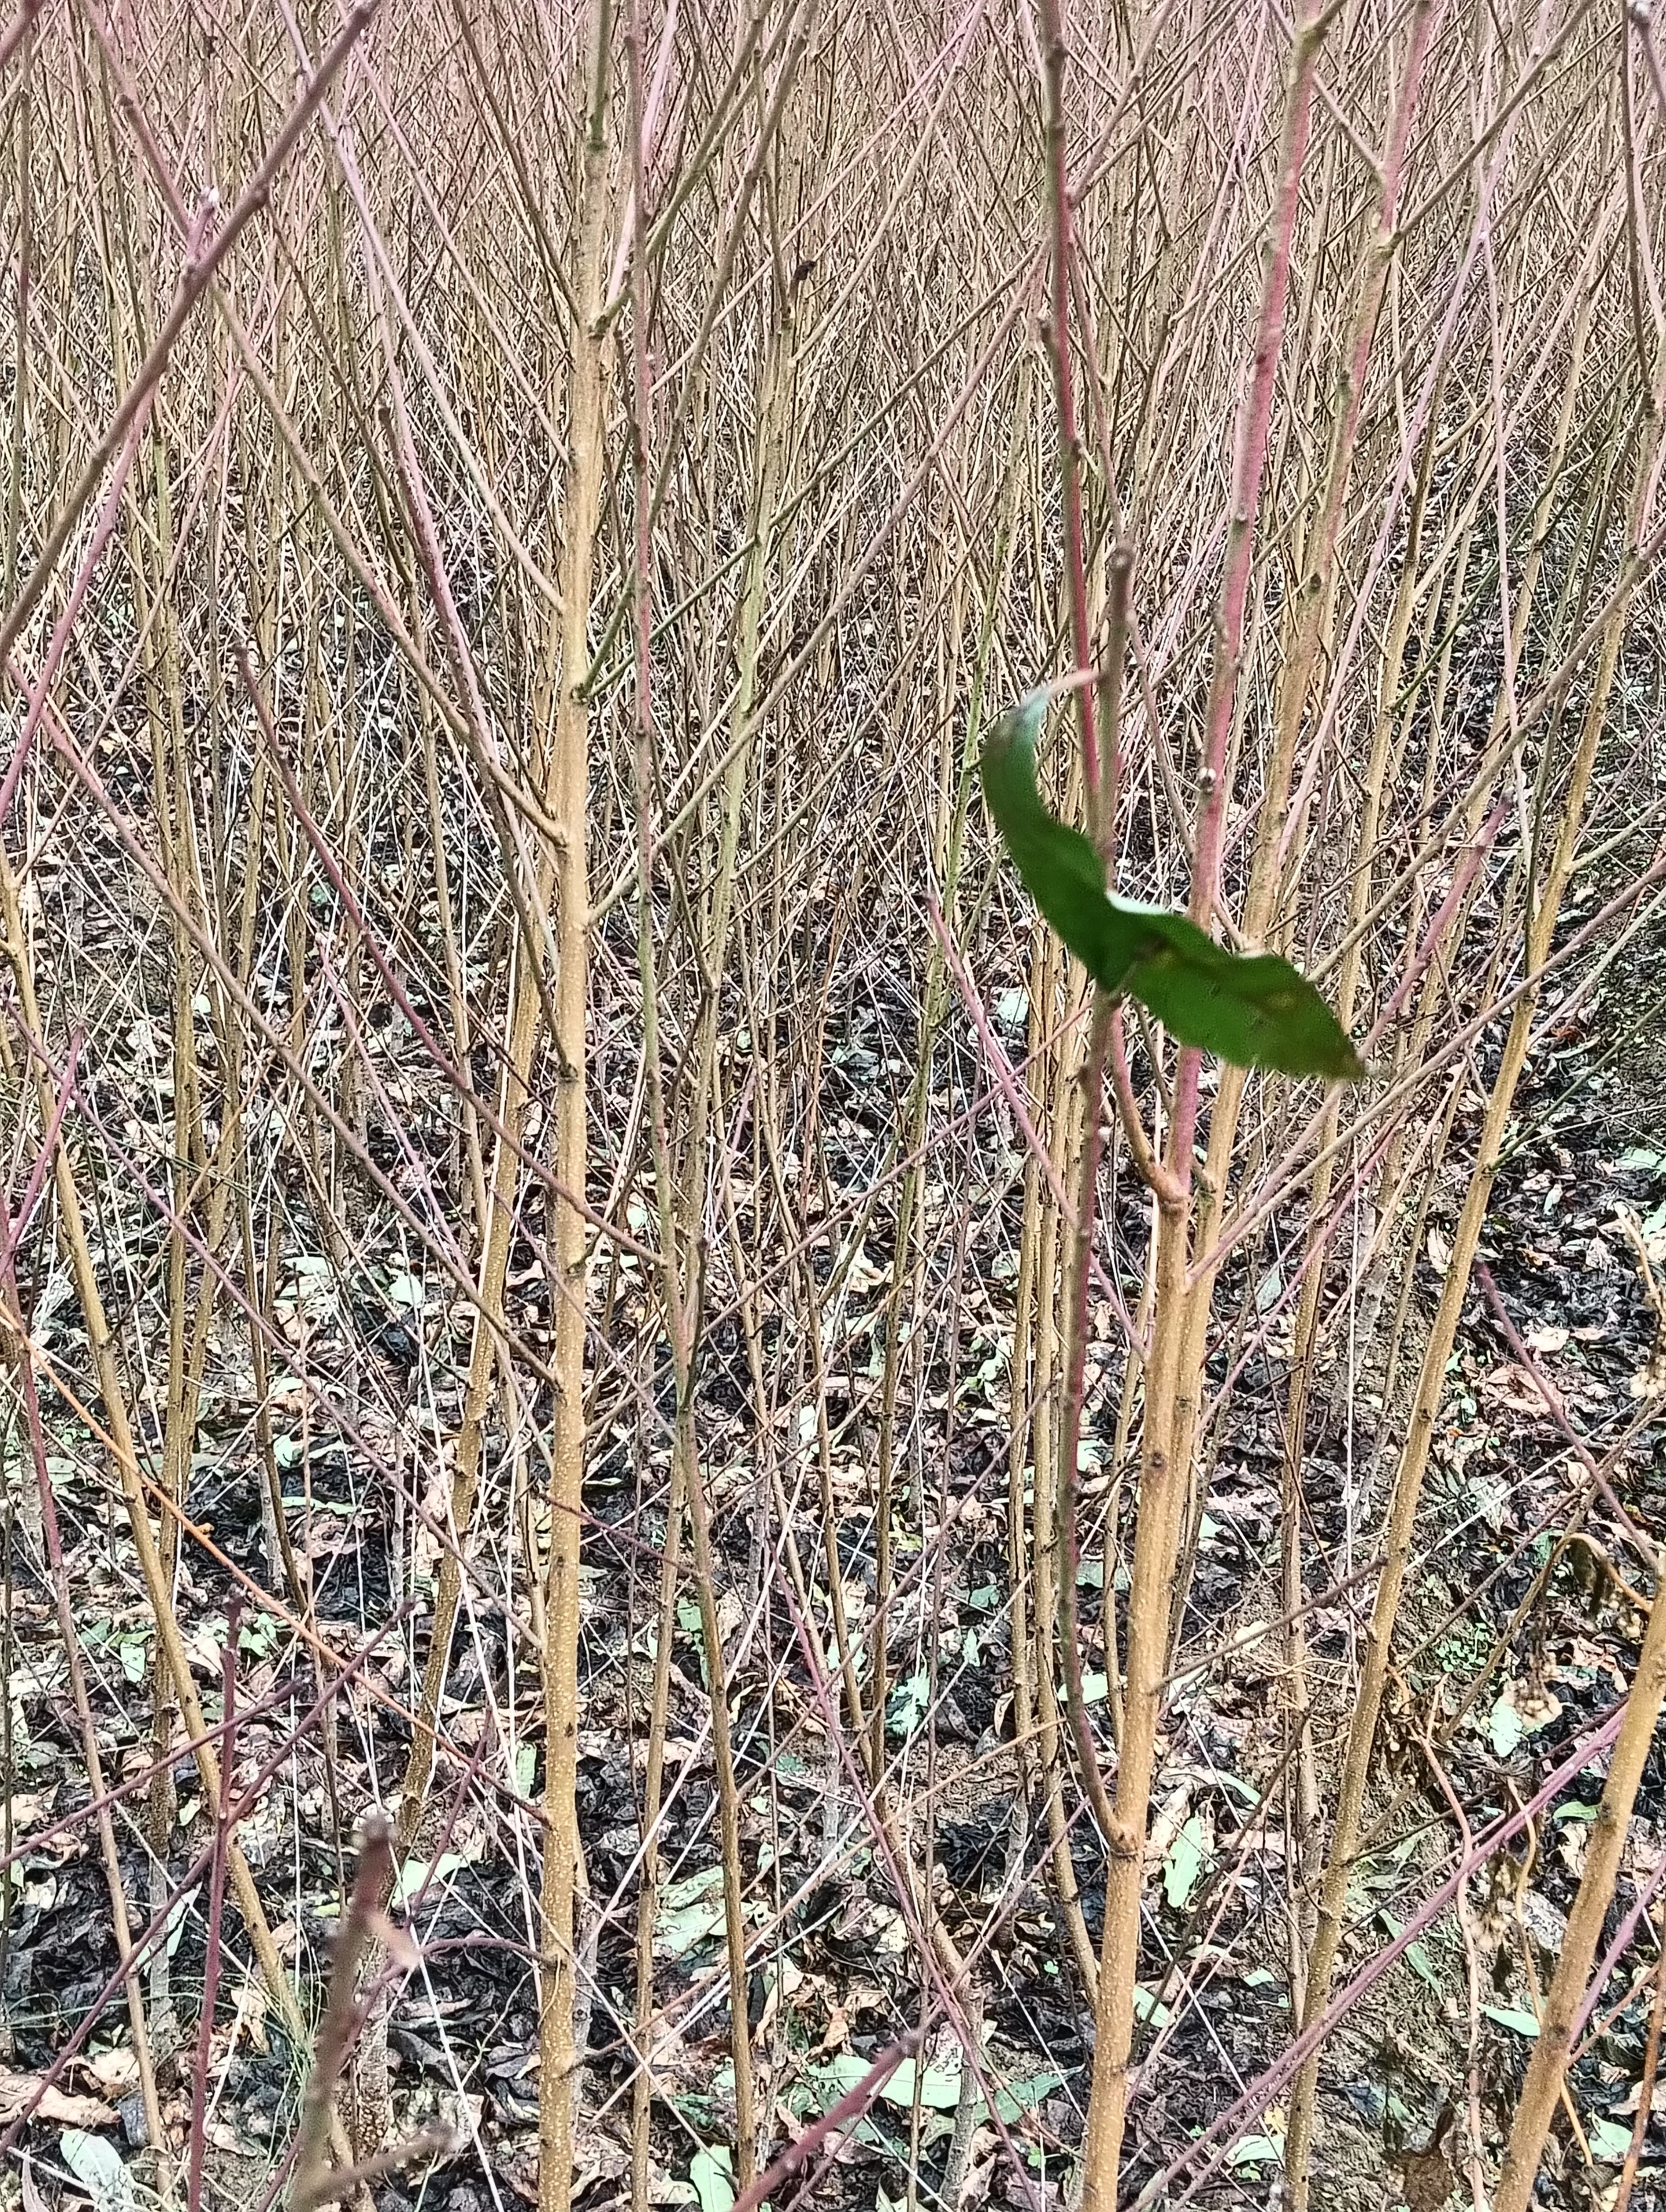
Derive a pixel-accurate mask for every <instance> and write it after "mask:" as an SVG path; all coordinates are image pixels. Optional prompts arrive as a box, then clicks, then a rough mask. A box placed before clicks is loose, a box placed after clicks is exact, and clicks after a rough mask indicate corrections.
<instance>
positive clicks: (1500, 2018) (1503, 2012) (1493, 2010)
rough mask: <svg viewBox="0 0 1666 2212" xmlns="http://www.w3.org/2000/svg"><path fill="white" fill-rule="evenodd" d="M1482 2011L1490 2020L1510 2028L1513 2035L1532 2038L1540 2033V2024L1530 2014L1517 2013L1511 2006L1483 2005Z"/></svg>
mask: <svg viewBox="0 0 1666 2212" xmlns="http://www.w3.org/2000/svg"><path fill="white" fill-rule="evenodd" d="M1481 2010H1482V2011H1483V2012H1484V2013H1485V2014H1486V2015H1487V2018H1488V2020H1495V2021H1497V2022H1498V2023H1499V2027H1507V2028H1509V2029H1510V2030H1511V2033H1512V2034H1516V2035H1525V2036H1527V2037H1529V2038H1531V2037H1533V2036H1535V2035H1537V2033H1539V2023H1538V2021H1536V2020H1535V2018H1534V2017H1533V2015H1532V2014H1531V2013H1530V2012H1517V2010H1516V2009H1515V2008H1514V2007H1513V2006H1510V2005H1483V2006H1482V2007H1481Z"/></svg>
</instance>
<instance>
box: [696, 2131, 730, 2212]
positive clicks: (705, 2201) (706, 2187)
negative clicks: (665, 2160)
mask: <svg viewBox="0 0 1666 2212" xmlns="http://www.w3.org/2000/svg"><path fill="white" fill-rule="evenodd" d="M689 2179H690V2181H691V2182H692V2183H693V2185H694V2193H695V2195H696V2197H698V2198H699V2200H700V2212H729V2208H730V2206H731V2205H732V2204H733V2203H734V2182H733V2179H732V2178H731V2175H730V2171H729V2154H728V2152H727V2150H725V2149H724V2148H721V2146H719V2147H717V2148H714V2149H711V2150H697V2151H696V2153H695V2154H694V2157H693V2160H691V2162H690V2166H689Z"/></svg>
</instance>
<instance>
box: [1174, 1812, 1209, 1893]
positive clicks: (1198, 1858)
mask: <svg viewBox="0 0 1666 2212" xmlns="http://www.w3.org/2000/svg"><path fill="white" fill-rule="evenodd" d="M1207 1850H1208V1840H1207V1834H1206V1832H1205V1830H1204V1826H1203V1823H1202V1821H1201V1820H1200V1819H1199V1818H1198V1816H1197V1814H1195V1813H1194V1814H1192V1816H1191V1818H1190V1819H1189V1820H1188V1821H1187V1823H1186V1825H1185V1826H1184V1827H1183V1828H1182V1830H1181V1831H1180V1833H1179V1834H1178V1835H1177V1837H1176V1838H1175V1839H1174V1841H1173V1842H1172V1843H1171V1844H1170V1845H1169V1851H1168V1857H1166V1858H1165V1859H1164V1862H1163V1894H1164V1897H1166V1898H1167V1899H1168V1900H1169V1904H1170V1907H1171V1909H1172V1910H1173V1911H1176V1912H1183V1911H1185V1909H1186V1905H1187V1903H1188V1901H1189V1899H1190V1897H1191V1893H1192V1892H1193V1891H1194V1890H1195V1888H1196V1887H1197V1884H1198V1878H1199V1876H1200V1875H1201V1874H1202V1872H1203V1862H1204V1860H1205V1858H1206V1857H1207Z"/></svg>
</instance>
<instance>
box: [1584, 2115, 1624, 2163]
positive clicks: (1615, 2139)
mask: <svg viewBox="0 0 1666 2212" xmlns="http://www.w3.org/2000/svg"><path fill="white" fill-rule="evenodd" d="M1585 2139H1586V2141H1587V2142H1589V2143H1590V2154H1591V2156H1592V2157H1593V2158H1600V2159H1601V2160H1602V2163H1603V2165H1604V2166H1619V2165H1620V2164H1621V2162H1622V2161H1623V2160H1624V2159H1625V2155H1626V2152H1627V2151H1628V2150H1629V2149H1630V2148H1631V2147H1632V2131H1631V2130H1630V2129H1629V2128H1622V2127H1620V2126H1619V2125H1617V2124H1616V2123H1615V2122H1614V2121H1613V2120H1588V2121H1587V2122H1586V2123H1585Z"/></svg>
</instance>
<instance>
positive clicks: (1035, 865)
mask: <svg viewBox="0 0 1666 2212" xmlns="http://www.w3.org/2000/svg"><path fill="white" fill-rule="evenodd" d="M1047 703H1048V694H1047V692H1046V691H1045V690H1037V691H1031V693H1029V694H1028V696H1026V697H1025V698H1023V699H1021V700H1019V702H1018V705H1017V706H1016V707H1014V708H1011V709H1010V710H1009V712H1007V713H1006V714H1003V715H1002V716H1001V717H1000V720H999V721H997V722H996V723H995V724H994V727H993V728H992V729H991V730H990V732H989V734H988V738H986V739H985V741H984V746H983V757H982V763H980V765H981V769H982V778H983V793H984V797H985V798H986V799H987V800H988V805H989V811H990V813H991V814H992V815H993V816H994V820H995V825H996V827H997V828H998V829H1000V834H1001V836H1002V838H1003V839H1004V841H1005V842H1006V849H1007V851H1008V852H1009V853H1010V854H1012V861H1013V865H1014V866H1016V867H1017V869H1018V874H1019V875H1020V876H1021V877H1022V878H1023V880H1024V885H1025V890H1027V891H1028V892H1029V893H1030V896H1031V898H1033V899H1034V900H1035V902H1036V904H1037V906H1038V907H1039V908H1041V910H1042V913H1043V915H1044V916H1045V917H1046V919H1047V920H1048V921H1049V923H1051V925H1052V927H1054V928H1055V930H1056V931H1057V932H1058V933H1059V935H1060V936H1061V938H1062V939H1064V942H1065V944H1066V945H1067V946H1068V947H1069V949H1070V950H1071V951H1073V953H1074V954H1075V955H1076V957H1077V958H1078V959H1079V961H1081V962H1082V963H1083V965H1084V966H1085V968H1086V969H1087V970H1088V973H1089V974H1090V975H1091V976H1092V977H1093V979H1094V981H1095V982H1097V984H1098V985H1099V986H1100V987H1101V988H1102V989H1103V990H1105V991H1109V992H1111V993H1113V994H1118V995H1122V996H1127V997H1132V998H1135V999H1138V1000H1140V1002H1141V1003H1142V1004H1143V1005H1145V1006H1148V1007H1149V1008H1150V1009H1151V1011H1152V1013H1154V1014H1155V1015H1156V1016H1157V1018H1158V1020H1159V1021H1160V1022H1161V1023H1162V1024H1164V1027H1165V1028H1166V1029H1167V1030H1169V1031H1170V1034H1171V1035H1172V1036H1176V1037H1177V1038H1178V1039H1179V1041H1180V1042H1181V1043H1182V1044H1189V1045H1195V1046H1196V1047H1197V1048H1199V1049H1200V1050H1201V1051H1204V1052H1212V1053H1214V1054H1217V1055H1218V1057H1219V1058H1220V1059H1222V1060H1230V1061H1231V1062H1232V1064H1233V1065H1234V1066H1237V1067H1273V1068H1278V1069H1280V1070H1281V1071H1282V1072H1283V1073H1285V1074H1286V1075H1323V1076H1329V1077H1333V1078H1336V1079H1343V1080H1347V1081H1350V1082H1352V1081H1357V1080H1358V1079H1359V1077H1360V1076H1362V1075H1363V1074H1364V1073H1365V1068H1364V1066H1363V1064H1362V1063H1361V1061H1360V1059H1359V1054H1357V1053H1356V1052H1355V1051H1354V1049H1353V1045H1352V1044H1350V1043H1349V1042H1348V1040H1347V1036H1346V1035H1345V1034H1344V1032H1343V1030H1342V1028H1341V1024H1340V1023H1339V1022H1338V1021H1337V1019H1336V1018H1335V1015H1334V1014H1333V1013H1332V1012H1331V1011H1330V1009H1329V1006H1326V1004H1325V1002H1324V1000H1322V998H1321V997H1320V996H1319V994H1318V993H1317V992H1316V990H1315V989H1314V987H1313V986H1312V985H1311V984H1310V982H1308V981H1305V979H1304V977H1302V976H1301V975H1298V973H1297V972H1296V970H1295V969H1293V968H1292V966H1291V964H1290V963H1289V962H1288V961H1287V960H1283V959H1280V957H1279V956H1278V955H1277V954H1276V953H1271V952H1261V953H1255V954H1249V955H1245V954H1241V953H1237V952H1231V951H1228V950H1227V949H1226V947H1225V945H1217V944H1216V943H1215V941H1214V939H1213V938H1212V937H1210V936H1209V935H1208V934H1207V932H1205V931H1203V930H1201V929H1200V928H1199V927H1197V925H1196V923H1195V922H1194V921H1191V920H1189V917H1188V916H1187V915H1183V914H1179V913H1176V912H1173V911H1171V910H1170V908H1167V907H1159V906H1146V905H1143V904H1141V903H1140V902H1136V901H1134V900H1133V899H1120V898H1113V897H1111V896H1109V895H1108V894H1107V892H1106V890H1105V875H1104V866H1103V865H1102V864H1101V861H1100V859H1099V855H1098V854H1097V852H1096V851H1095V850H1094V848H1093V846H1092V844H1091V842H1090V840H1089V839H1087V838H1086V837H1085V836H1083V835H1082V833H1081V831H1080V830H1079V829H1071V828H1070V827H1069V825H1068V824H1067V823H1063V822H1060V821H1058V820H1056V819H1055V817H1053V816H1052V815H1051V814H1049V812H1048V811H1047V809H1046V808H1045V806H1043V804H1042V801H1041V798H1040V794H1039V793H1037V788H1036V740H1037V738H1038V737H1039V736H1040V734H1041V726H1042V723H1043V720H1045V718H1046V714H1047Z"/></svg>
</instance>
